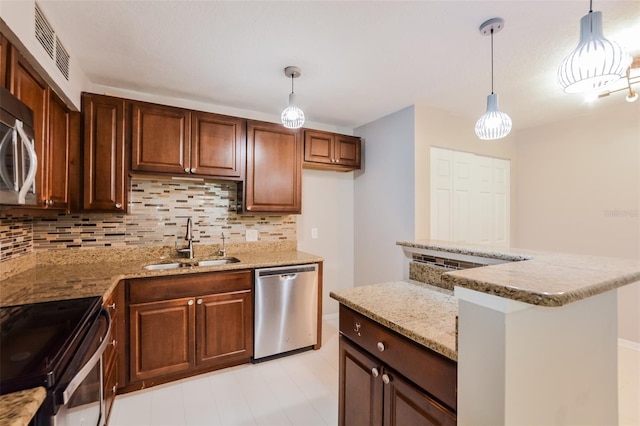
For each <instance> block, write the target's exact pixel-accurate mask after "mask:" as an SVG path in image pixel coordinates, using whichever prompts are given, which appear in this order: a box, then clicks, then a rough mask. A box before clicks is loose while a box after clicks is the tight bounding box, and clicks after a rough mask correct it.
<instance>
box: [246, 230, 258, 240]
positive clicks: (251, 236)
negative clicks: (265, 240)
mask: <svg viewBox="0 0 640 426" xmlns="http://www.w3.org/2000/svg"><path fill="white" fill-rule="evenodd" d="M246 240H247V241H258V230H257V229H247V232H246Z"/></svg>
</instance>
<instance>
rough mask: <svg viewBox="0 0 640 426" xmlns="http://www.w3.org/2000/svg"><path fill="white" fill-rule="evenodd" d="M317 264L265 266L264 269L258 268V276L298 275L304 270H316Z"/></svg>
mask: <svg viewBox="0 0 640 426" xmlns="http://www.w3.org/2000/svg"><path fill="white" fill-rule="evenodd" d="M317 270H318V269H317V264H315V263H314V264H311V265H309V266H293V267H290V268H287V267H285V268H264V269H256V277H269V276H274V275H278V276H280V277H283V276H289V275H297V274H299V273H303V272H316V271H317Z"/></svg>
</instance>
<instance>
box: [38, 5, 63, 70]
mask: <svg viewBox="0 0 640 426" xmlns="http://www.w3.org/2000/svg"><path fill="white" fill-rule="evenodd" d="M35 17H36V25H35V32H36V33H35V36H36V40H38V41H39V42H40V44H41V45H42V47H43V48H44V50H45V52H47V54H48V55H49V57H50V58H51V59H53V60H54V61H55V63H56V67H58V69H59V70H60V72H61V73H62V75H63V76H64V78H66V79H67V80H69V63H70V61H71V57H70V56H69V53H68V52H67V49H65V48H64V46H63V45H62V43H61V42H60V39H59V38H58V36H57V35H56V33H55V31H53V27H52V26H51V24H49V22H48V21H47V18H45V17H44V13H42V10H40V6H38V4H37V3H36V14H35Z"/></svg>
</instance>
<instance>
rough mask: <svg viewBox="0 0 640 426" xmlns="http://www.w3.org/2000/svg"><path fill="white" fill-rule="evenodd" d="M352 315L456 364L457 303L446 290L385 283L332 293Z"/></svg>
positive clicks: (416, 284)
mask: <svg viewBox="0 0 640 426" xmlns="http://www.w3.org/2000/svg"><path fill="white" fill-rule="evenodd" d="M330 296H331V297H332V298H333V299H335V300H337V301H338V302H340V303H341V304H343V305H344V306H347V307H349V308H351V309H353V310H354V311H356V312H359V313H361V314H362V315H364V316H366V317H368V318H370V319H372V320H373V321H376V322H377V323H379V324H382V325H384V326H385V327H387V328H390V329H391V330H393V331H395V332H397V333H399V334H401V335H403V336H405V337H407V338H408V339H410V340H413V341H414V342H416V343H419V344H421V345H422V346H425V347H427V348H429V349H431V350H433V351H435V352H437V353H439V354H441V355H444V356H446V357H447V358H449V359H451V360H454V361H457V359H458V353H457V348H456V346H457V345H456V341H457V332H456V315H457V313H458V302H457V300H456V298H455V297H454V296H453V293H452V292H451V291H449V290H445V289H441V288H438V287H434V286H431V285H428V284H422V283H414V282H405V281H398V282H389V283H381V284H373V285H367V286H362V287H354V288H349V289H344V290H337V291H332V292H331V293H330Z"/></svg>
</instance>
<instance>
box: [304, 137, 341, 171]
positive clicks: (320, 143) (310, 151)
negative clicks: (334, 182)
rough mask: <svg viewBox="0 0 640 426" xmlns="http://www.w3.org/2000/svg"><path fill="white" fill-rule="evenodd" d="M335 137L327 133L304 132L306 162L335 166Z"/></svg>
mask: <svg viewBox="0 0 640 426" xmlns="http://www.w3.org/2000/svg"><path fill="white" fill-rule="evenodd" d="M333 147H334V136H333V135H332V134H330V133H325V132H314V131H310V130H306V131H305V132H304V161H310V162H314V163H321V164H333V159H334V158H335V156H334V152H333Z"/></svg>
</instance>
